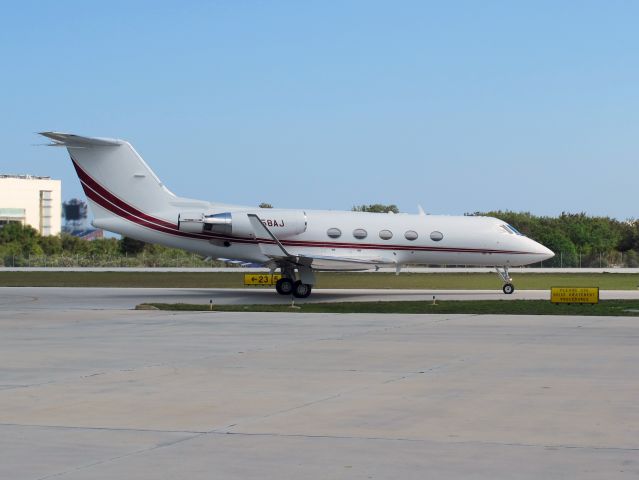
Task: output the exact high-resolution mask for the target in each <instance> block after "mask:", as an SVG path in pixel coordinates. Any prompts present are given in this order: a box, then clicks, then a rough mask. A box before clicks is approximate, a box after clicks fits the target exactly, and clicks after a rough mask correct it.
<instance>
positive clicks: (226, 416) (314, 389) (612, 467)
mask: <svg viewBox="0 0 639 480" xmlns="http://www.w3.org/2000/svg"><path fill="white" fill-rule="evenodd" d="M10 290H11V291H13V292H14V293H13V294H12V295H9V296H7V292H6V290H5V289H2V290H0V478H7V479H9V478H20V479H46V478H56V479H63V480H70V479H107V478H108V479H112V478H139V479H146V478H149V479H154V480H155V479H169V478H170V479H174V478H189V479H196V480H197V479H210V478H242V479H252V478H256V479H257V478H259V479H265V478H277V479H281V478H318V479H319V478H321V479H324V478H365V479H366V478H393V479H396V478H402V479H403V478H415V479H424V478H437V479H440V478H447V479H456V478H477V479H494V478H520V479H538V478H580V479H590V478H592V479H595V478H597V479H599V478H607V479H611V478H636V477H637V476H638V475H639V406H638V405H639V404H638V403H637V398H638V397H639V386H638V384H637V378H639V348H637V347H639V318H638V317H623V318H622V317H605V318H604V317H567V316H564V317H561V316H497V315H374V314H372V315H371V314H368V315H367V314H342V315H335V314H304V313H229V312H161V311H132V310H130V308H131V306H132V304H134V303H136V302H138V301H139V298H138V297H136V295H138V293H137V291H134V292H132V293H131V295H130V296H127V295H124V293H123V292H122V291H119V292H115V290H118V289H103V290H107V291H108V292H111V294H110V295H117V296H116V297H112V296H105V297H102V299H101V300H100V301H99V302H98V301H97V300H96V298H99V295H96V293H95V292H94V290H100V289H68V290H73V291H74V292H75V293H74V294H72V293H71V292H69V293H68V294H67V293H64V291H63V290H57V291H56V289H40V290H41V292H40V293H38V291H37V290H34V291H25V290H24V289H10ZM144 290H145V291H147V294H148V291H149V290H154V289H144ZM43 292H44V293H43ZM161 293H162V294H163V295H166V292H161ZM182 293H183V292H182ZM209 293H210V292H209ZM493 293H495V292H493ZM266 294H268V295H271V296H274V295H273V293H272V292H262V293H259V295H266ZM193 295H195V296H197V295H204V293H200V292H198V291H195V292H193ZM502 295H503V294H502ZM118 296H119V297H118ZM56 297H57V300H56ZM34 298H36V299H35V300H34ZM118 298H119V300H118ZM205 298H208V297H205ZM276 298H277V297H276ZM116 300H117V301H116ZM145 300H148V297H145ZM40 302H42V304H41V303H40ZM74 302H75V303H74ZM110 302H115V303H114V304H110ZM254 303H259V302H254ZM47 305H48V306H47Z"/></svg>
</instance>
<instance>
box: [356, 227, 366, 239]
mask: <svg viewBox="0 0 639 480" xmlns="http://www.w3.org/2000/svg"><path fill="white" fill-rule="evenodd" d="M367 235H368V233H367V232H366V230H364V229H363V228H356V229H355V230H353V236H354V237H355V238H359V239H360V240H361V239H362V238H366V236H367Z"/></svg>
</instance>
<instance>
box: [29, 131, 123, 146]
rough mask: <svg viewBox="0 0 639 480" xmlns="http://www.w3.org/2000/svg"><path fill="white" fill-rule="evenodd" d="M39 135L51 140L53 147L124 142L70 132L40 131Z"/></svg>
mask: <svg viewBox="0 0 639 480" xmlns="http://www.w3.org/2000/svg"><path fill="white" fill-rule="evenodd" d="M40 135H42V136H44V137H47V138H50V139H51V140H53V143H52V144H51V146H55V147H59V146H65V147H91V146H96V147H117V146H119V145H122V144H123V143H124V141H123V140H116V139H113V138H98V137H82V136H80V135H74V134H72V133H60V132H40Z"/></svg>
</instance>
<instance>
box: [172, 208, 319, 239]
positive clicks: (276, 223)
mask: <svg viewBox="0 0 639 480" xmlns="http://www.w3.org/2000/svg"><path fill="white" fill-rule="evenodd" d="M249 213H254V214H256V215H257V216H258V217H259V218H260V220H261V221H262V223H263V224H264V225H265V226H266V227H267V228H268V229H269V230H270V231H271V232H273V235H275V236H276V237H277V238H287V237H292V236H295V235H299V234H301V233H304V232H305V231H306V227H307V220H306V213H305V212H303V211H302V210H277V209H270V208H269V209H262V210H258V211H255V210H243V211H233V212H222V213H210V214H207V213H181V214H180V215H179V216H178V229H179V230H180V231H182V232H189V233H214V234H218V235H224V236H236V237H244V238H246V237H249V238H252V237H255V232H254V231H253V227H252V226H251V223H250V221H249V219H248V216H247V214H249Z"/></svg>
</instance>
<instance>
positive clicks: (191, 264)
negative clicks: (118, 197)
mask: <svg viewBox="0 0 639 480" xmlns="http://www.w3.org/2000/svg"><path fill="white" fill-rule="evenodd" d="M2 264H3V265H4V266H5V267H34V268H47V267H51V268H60V267H68V268H83V267H86V268H119V267H122V268H127V267H128V268H171V267H174V268H223V267H238V266H242V265H241V264H240V263H239V262H236V263H229V262H223V261H219V260H215V259H208V260H207V259H204V258H202V257H201V256H199V255H196V254H181V255H179V256H172V255H149V254H139V255H134V256H131V255H129V256H125V255H64V254H60V255H37V256H36V255H27V256H22V255H5V256H4V257H3V258H2ZM421 266H424V265H421ZM428 266H432V267H438V266H439V265H428ZM448 266H449V267H470V266H471V265H448ZM529 267H530V268H538V267H541V268H553V267H554V268H628V267H629V268H637V267H639V254H637V252H635V251H634V250H630V251H628V252H617V251H613V252H607V253H604V252H602V253H591V254H588V255H586V254H580V253H577V254H575V252H570V253H569V254H568V253H566V254H564V253H563V252H559V253H557V254H556V255H555V257H554V258H552V259H550V260H548V261H545V262H540V263H536V264H533V265H529Z"/></svg>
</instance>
